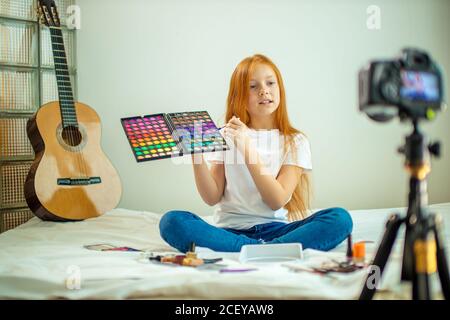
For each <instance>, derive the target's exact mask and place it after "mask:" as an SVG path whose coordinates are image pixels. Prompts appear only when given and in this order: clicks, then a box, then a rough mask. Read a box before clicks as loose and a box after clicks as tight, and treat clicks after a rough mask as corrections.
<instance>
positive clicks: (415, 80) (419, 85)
mask: <svg viewBox="0 0 450 320" xmlns="http://www.w3.org/2000/svg"><path fill="white" fill-rule="evenodd" d="M400 75H401V77H402V87H401V88H400V96H401V97H402V98H403V99H407V100H410V101H425V102H434V101H438V100H439V86H438V79H437V77H436V75H434V74H432V73H429V72H423V71H411V70H401V71H400Z"/></svg>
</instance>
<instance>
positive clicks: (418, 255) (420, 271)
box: [405, 216, 437, 300]
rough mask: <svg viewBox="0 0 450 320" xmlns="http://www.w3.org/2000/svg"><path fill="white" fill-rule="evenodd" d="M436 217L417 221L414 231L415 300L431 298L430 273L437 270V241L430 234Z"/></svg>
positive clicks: (413, 270) (413, 272)
mask: <svg viewBox="0 0 450 320" xmlns="http://www.w3.org/2000/svg"><path fill="white" fill-rule="evenodd" d="M433 224H434V219H433V218H432V217H431V216H428V217H427V218H426V219H424V220H423V221H422V222H420V223H417V224H416V226H415V231H414V239H413V243H412V247H413V264H414V267H413V269H412V281H413V288H412V289H413V290H412V298H413V299H414V300H430V299H431V288H430V275H431V274H433V273H435V272H436V269H437V267H436V255H437V254H436V241H435V238H434V237H432V235H430V233H431V232H432V231H433ZM405 245H406V243H405Z"/></svg>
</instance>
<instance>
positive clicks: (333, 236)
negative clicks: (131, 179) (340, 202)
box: [159, 208, 353, 252]
mask: <svg viewBox="0 0 450 320" xmlns="http://www.w3.org/2000/svg"><path fill="white" fill-rule="evenodd" d="M352 228H353V222H352V218H351V217H350V214H349V213H348V212H347V211H346V210H345V209H342V208H329V209H324V210H320V211H318V212H316V213H314V214H313V215H311V216H309V217H307V218H306V219H303V220H300V221H294V222H291V223H283V222H270V223H265V224H259V225H256V226H253V227H251V228H250V229H245V230H237V229H230V228H218V227H215V226H212V225H210V224H208V223H207V222H206V221H204V220H203V219H201V218H200V217H199V216H197V215H195V214H193V213H191V212H188V211H178V210H172V211H169V212H167V213H166V214H164V215H163V217H162V218H161V220H160V222H159V230H160V233H161V237H162V238H163V239H164V240H165V241H166V242H167V243H168V244H170V245H171V246H172V247H174V248H176V249H178V250H179V251H181V252H187V251H188V249H189V245H190V243H191V242H194V243H195V244H196V245H197V246H199V247H206V248H210V249H212V250H214V251H221V252H239V251H240V250H241V247H242V246H243V245H246V244H262V243H293V242H299V243H301V244H302V246H303V249H307V248H311V249H316V250H323V251H327V250H330V249H333V248H334V247H336V246H337V245H338V244H340V243H341V242H342V241H343V240H345V238H347V236H348V235H349V234H350V233H351V232H352Z"/></svg>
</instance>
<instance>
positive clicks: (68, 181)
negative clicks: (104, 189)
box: [57, 177, 102, 186]
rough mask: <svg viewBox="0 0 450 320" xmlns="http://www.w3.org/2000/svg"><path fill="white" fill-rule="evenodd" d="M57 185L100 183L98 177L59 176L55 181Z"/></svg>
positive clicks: (100, 180)
mask: <svg viewBox="0 0 450 320" xmlns="http://www.w3.org/2000/svg"><path fill="white" fill-rule="evenodd" d="M57 183H58V185H59V186H87V185H90V184H99V183H102V179H101V178H100V177H90V178H59V179H58V181H57Z"/></svg>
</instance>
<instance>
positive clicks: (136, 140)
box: [121, 111, 228, 162]
mask: <svg viewBox="0 0 450 320" xmlns="http://www.w3.org/2000/svg"><path fill="white" fill-rule="evenodd" d="M121 122H122V126H123V129H124V130H125V134H126V136H127V139H128V141H129V142H130V146H131V150H132V152H133V154H134V156H135V158H136V161H137V162H142V161H148V160H158V159H164V158H170V157H179V156H183V155H185V154H192V153H202V152H214V151H222V150H228V146H227V144H226V142H225V139H224V138H223V137H222V135H221V134H220V132H219V129H218V128H217V127H216V125H215V124H214V122H213V121H212V119H211V117H210V116H209V114H208V112H207V111H191V112H177V113H159V114H151V115H147V116H143V117H139V116H137V117H129V118H122V119H121Z"/></svg>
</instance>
